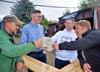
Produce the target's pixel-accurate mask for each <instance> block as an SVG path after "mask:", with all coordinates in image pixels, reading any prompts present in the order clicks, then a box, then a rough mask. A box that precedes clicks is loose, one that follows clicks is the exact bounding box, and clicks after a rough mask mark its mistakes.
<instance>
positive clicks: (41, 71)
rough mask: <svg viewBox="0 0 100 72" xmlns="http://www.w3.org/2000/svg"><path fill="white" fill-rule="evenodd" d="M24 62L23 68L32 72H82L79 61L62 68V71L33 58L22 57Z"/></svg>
mask: <svg viewBox="0 0 100 72" xmlns="http://www.w3.org/2000/svg"><path fill="white" fill-rule="evenodd" d="M22 57H23V59H24V61H25V66H26V67H27V68H29V69H31V70H32V71H33V72H83V71H82V70H81V67H80V64H79V61H78V60H76V61H74V62H72V63H71V64H69V65H67V66H65V67H63V68H62V69H57V68H55V67H53V66H51V65H48V64H45V63H43V62H40V61H38V60H36V59H34V58H31V57H29V56H27V55H24V56H22Z"/></svg>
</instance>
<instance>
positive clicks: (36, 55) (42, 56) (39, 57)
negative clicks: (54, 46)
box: [28, 52, 47, 72]
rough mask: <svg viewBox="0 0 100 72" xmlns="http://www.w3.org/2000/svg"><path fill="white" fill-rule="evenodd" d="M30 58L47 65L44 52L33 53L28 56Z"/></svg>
mask: <svg viewBox="0 0 100 72" xmlns="http://www.w3.org/2000/svg"><path fill="white" fill-rule="evenodd" d="M28 55H29V56H30V57H33V58H35V59H37V60H39V61H41V62H44V63H47V57H46V54H44V53H43V52H31V53H29V54H28ZM28 72H33V71H31V70H29V69H28Z"/></svg>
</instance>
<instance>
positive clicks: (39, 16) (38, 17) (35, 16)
mask: <svg viewBox="0 0 100 72" xmlns="http://www.w3.org/2000/svg"><path fill="white" fill-rule="evenodd" d="M34 17H38V18H42V16H34Z"/></svg>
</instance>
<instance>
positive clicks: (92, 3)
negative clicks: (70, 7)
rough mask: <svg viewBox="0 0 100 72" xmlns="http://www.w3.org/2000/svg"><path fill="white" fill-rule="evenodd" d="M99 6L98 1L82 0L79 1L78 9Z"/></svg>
mask: <svg viewBox="0 0 100 72" xmlns="http://www.w3.org/2000/svg"><path fill="white" fill-rule="evenodd" d="M94 6H100V0H82V1H80V5H79V6H78V8H79V9H84V8H87V7H94Z"/></svg>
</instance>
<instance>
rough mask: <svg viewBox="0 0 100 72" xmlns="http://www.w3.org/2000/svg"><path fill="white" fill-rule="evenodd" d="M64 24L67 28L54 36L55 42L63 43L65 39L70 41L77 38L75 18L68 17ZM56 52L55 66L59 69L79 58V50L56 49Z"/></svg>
mask: <svg viewBox="0 0 100 72" xmlns="http://www.w3.org/2000/svg"><path fill="white" fill-rule="evenodd" d="M64 24H65V29H64V30H63V31H59V32H57V33H56V34H55V35H54V36H53V37H52V42H53V43H55V42H56V43H63V42H65V41H67V42H70V41H74V40H75V39H76V38H77V36H76V33H75V30H74V29H73V27H74V20H73V19H72V18H70V19H67V20H66V21H65V23H64ZM55 54H56V57H55V67H56V68H59V69H60V68H62V67H64V66H65V65H68V64H69V63H70V62H73V61H74V60H75V59H77V50H58V51H55Z"/></svg>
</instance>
